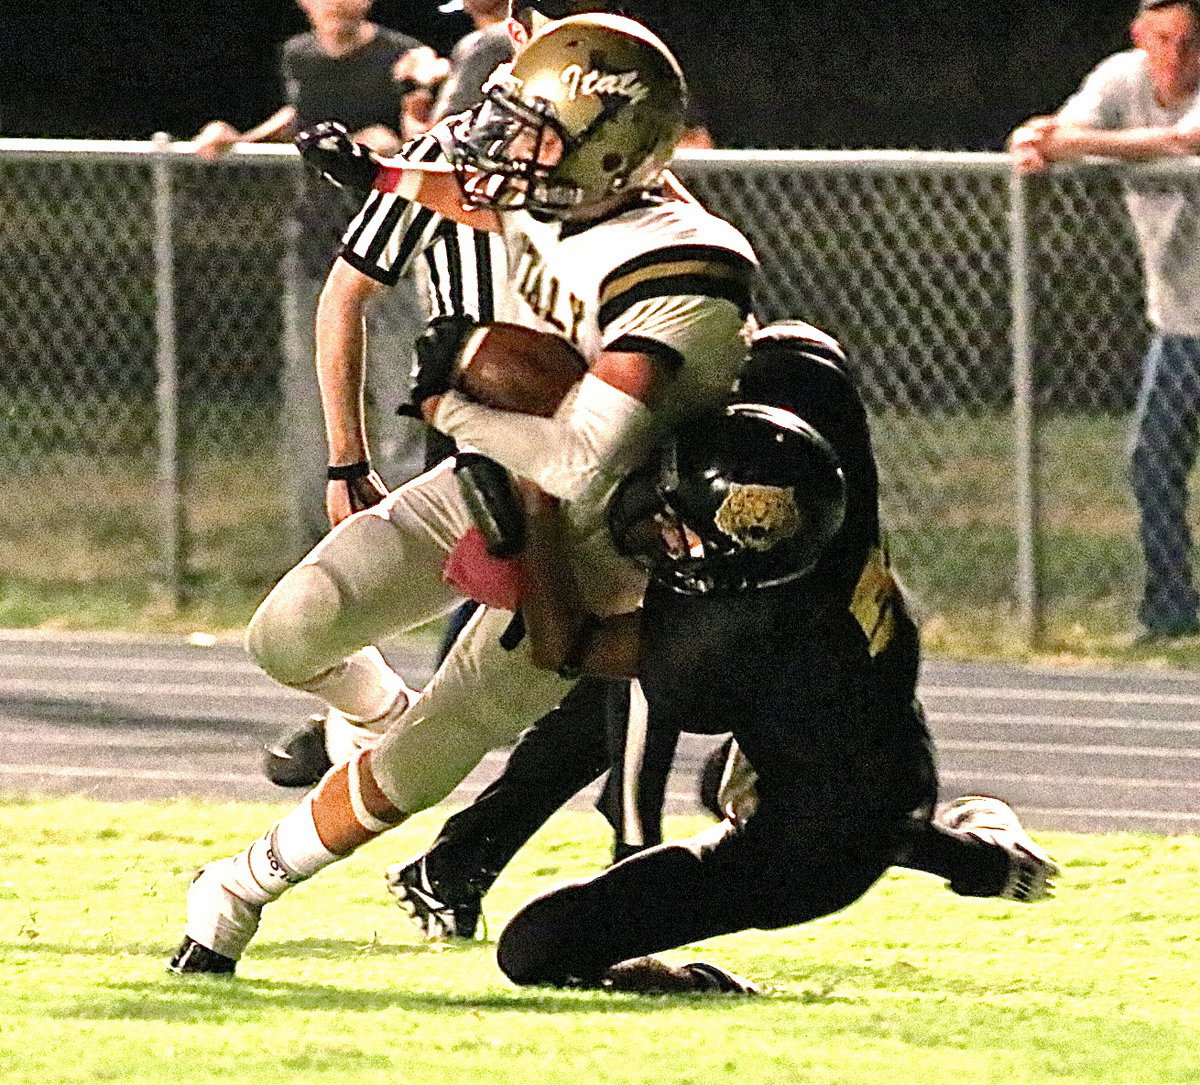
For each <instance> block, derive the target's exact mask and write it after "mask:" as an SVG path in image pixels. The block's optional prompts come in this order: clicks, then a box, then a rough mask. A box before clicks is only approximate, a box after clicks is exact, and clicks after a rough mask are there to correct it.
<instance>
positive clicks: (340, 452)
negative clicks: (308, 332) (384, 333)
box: [317, 259, 387, 526]
mask: <svg viewBox="0 0 1200 1085" xmlns="http://www.w3.org/2000/svg"><path fill="white" fill-rule="evenodd" d="M386 289H387V288H386V287H385V286H384V285H383V284H381V283H379V282H376V281H375V280H374V279H372V278H370V277H369V276H367V275H364V274H363V273H362V272H361V271H358V270H357V269H356V268H354V267H352V266H351V265H350V264H348V263H347V262H346V261H345V260H342V259H338V260H336V261H335V262H334V265H333V268H332V270H331V271H330V273H329V278H328V279H327V280H326V282H325V287H324V289H323V290H322V291H321V300H320V302H319V303H318V305H317V382H318V384H319V385H320V389H321V407H322V410H323V411H324V414H325V434H326V439H327V440H328V443H329V464H330V466H331V467H332V468H339V467H341V468H345V467H350V466H351V465H354V464H366V463H369V461H370V449H369V448H368V445H367V431H366V415H365V410H364V405H363V386H364V375H365V374H364V364H363V350H364V345H365V328H364V314H365V311H366V306H367V303H368V302H369V301H370V300H371V298H372V297H374V296H375V295H376V294H378V293H381V292H382V291H384V290H386ZM335 473H336V472H335ZM360 491H366V492H360ZM376 491H377V492H376ZM385 493H386V489H385V487H384V486H383V483H382V481H381V480H379V478H378V476H374V475H373V474H366V473H364V475H363V476H361V477H360V478H340V479H330V481H329V484H328V486H327V487H326V492H325V503H326V510H327V512H328V513H329V520H330V523H331V524H332V525H334V526H336V525H337V524H339V523H341V521H342V520H344V519H345V518H346V517H347V516H349V515H350V514H351V513H353V512H357V511H358V510H359V509H360V508H365V507H366V506H367V505H369V504H373V503H374V501H377V500H379V499H380V498H382V497H383V496H384V494H385ZM371 498H373V500H371Z"/></svg>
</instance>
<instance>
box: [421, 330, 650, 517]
mask: <svg viewBox="0 0 1200 1085" xmlns="http://www.w3.org/2000/svg"><path fill="white" fill-rule="evenodd" d="M670 380H671V375H670V374H669V373H668V372H667V371H666V369H665V368H664V367H663V366H661V365H660V364H659V363H658V362H657V361H656V360H655V358H654V357H652V356H651V355H649V354H642V353H637V352H627V351H604V352H603V353H602V354H601V355H600V357H599V358H598V359H597V360H596V363H595V365H593V367H592V370H591V372H589V373H588V374H586V375H585V376H584V378H583V379H582V380H581V381H580V382H579V383H578V384H577V385H576V386H575V387H574V388H573V389H572V390H571V391H570V392H568V393H567V396H566V398H565V399H564V400H563V402H562V404H561V405H560V406H559V408H558V410H557V411H556V412H555V413H554V414H553V415H552V416H551V417H550V418H539V417H537V416H535V415H528V414H519V413H516V412H514V411H502V410H497V409H495V408H493V407H485V406H483V405H482V404H479V403H475V402H473V401H471V400H469V399H467V398H466V397H465V396H463V395H461V394H459V393H457V392H447V393H446V394H445V395H443V396H437V397H431V398H430V399H427V400H425V402H424V404H422V410H423V413H424V415H425V417H426V419H427V420H429V421H430V423H431V424H432V425H433V426H435V427H436V428H437V429H439V430H441V431H442V432H443V433H445V434H447V435H449V436H451V437H453V438H454V439H455V440H456V441H458V443H459V444H465V445H470V446H471V447H472V448H477V449H478V450H479V451H480V452H482V453H484V455H487V456H491V457H492V458H493V459H495V460H496V461H497V462H498V463H500V464H502V465H503V466H504V467H507V468H508V469H509V470H510V471H512V472H513V474H515V475H520V476H522V477H524V478H528V479H532V480H533V481H534V482H536V483H537V484H538V485H539V486H540V487H542V489H544V490H546V491H547V492H548V493H550V494H553V495H554V496H555V497H559V498H570V497H574V496H575V495H576V494H577V492H578V491H579V490H580V489H582V487H584V486H585V485H587V484H588V483H589V482H590V481H591V480H592V479H593V478H594V477H595V475H596V472H597V471H598V470H599V469H601V468H603V469H604V470H605V471H606V472H608V473H616V474H624V473H625V472H627V471H629V470H630V469H632V468H633V467H634V466H636V464H637V462H638V460H639V459H640V458H641V454H642V452H643V451H644V448H643V445H644V439H645V438H646V436H647V435H648V434H649V433H650V431H651V423H652V415H651V412H650V407H652V406H653V405H654V404H655V402H656V401H657V398H658V396H659V395H660V394H661V391H662V390H663V388H665V387H666V385H667V384H668V383H669V382H670Z"/></svg>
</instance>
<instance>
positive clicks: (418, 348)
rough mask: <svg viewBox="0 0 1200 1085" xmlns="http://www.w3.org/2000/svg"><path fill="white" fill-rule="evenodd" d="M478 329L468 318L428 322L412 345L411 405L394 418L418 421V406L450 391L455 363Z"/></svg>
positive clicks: (419, 410) (419, 409) (398, 412)
mask: <svg viewBox="0 0 1200 1085" xmlns="http://www.w3.org/2000/svg"><path fill="white" fill-rule="evenodd" d="M477 327H478V325H477V324H476V323H475V321H473V320H472V319H471V318H470V317H469V316H439V317H434V318H433V320H431V321H430V322H429V325H428V327H426V329H425V330H424V331H423V332H422V333H421V334H420V335H419V336H417V341H416V342H415V343H414V344H413V349H414V350H415V352H416V361H415V363H414V365H413V372H412V378H413V384H412V393H411V401H410V402H408V403H402V404H401V405H400V406H399V407H397V408H396V413H397V414H401V415H405V416H407V417H410V418H420V417H421V404H422V403H423V402H424V401H425V400H427V399H428V398H429V397H430V396H440V395H441V394H442V393H443V392H448V391H449V390H450V379H451V377H452V376H453V374H454V362H455V360H456V359H457V358H458V353H459V351H461V350H462V347H463V344H464V343H465V342H466V341H467V337H468V336H469V335H470V334H471V333H472V332H473V331H474V330H475V329H476V328H477Z"/></svg>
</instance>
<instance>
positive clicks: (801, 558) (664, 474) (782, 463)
mask: <svg viewBox="0 0 1200 1085" xmlns="http://www.w3.org/2000/svg"><path fill="white" fill-rule="evenodd" d="M845 502H846V492H845V479H844V476H843V475H842V471H841V468H840V466H839V464H838V461H837V457H836V455H835V454H834V452H833V450H832V449H831V448H830V447H829V445H828V443H827V442H826V441H825V439H824V438H823V437H821V436H820V434H818V433H816V431H815V430H813V429H812V428H811V427H810V426H808V425H807V423H804V422H802V421H801V420H800V419H799V418H797V417H796V416H795V415H793V414H791V413H790V412H788V411H782V410H779V409H778V408H772V407H765V406H762V405H760V404H737V405H734V406H732V407H729V408H726V409H725V410H724V411H723V412H721V413H720V414H719V415H717V416H710V417H707V418H705V419H703V420H702V421H700V422H697V423H696V424H694V425H692V426H690V427H686V428H685V429H684V430H683V431H681V432H680V433H678V434H676V435H674V436H673V437H671V438H670V439H668V440H667V441H666V442H665V443H664V444H663V445H662V446H661V448H660V449H659V450H658V451H657V452H656V453H654V454H653V455H651V456H650V457H649V459H648V460H647V461H646V463H645V464H643V465H642V466H641V467H640V468H638V469H636V470H635V471H633V472H632V473H631V474H630V475H628V476H627V477H626V478H625V479H624V480H623V481H622V483H621V485H620V486H619V487H618V488H617V491H616V493H615V494H614V496H613V498H612V501H611V503H610V505H609V511H608V517H609V530H610V532H611V534H612V538H613V543H614V545H615V547H616V549H617V551H618V552H619V553H621V554H623V555H624V556H625V557H627V558H629V559H630V560H631V561H633V562H634V564H636V565H638V566H639V567H641V568H642V569H644V570H645V571H646V572H647V573H648V574H649V575H650V577H651V578H652V579H653V580H656V581H658V582H659V583H660V584H663V585H664V586H666V587H668V588H670V589H671V590H673V591H677V592H680V593H682V594H685V595H699V594H704V593H708V592H714V591H743V590H746V589H757V588H767V587H773V586H776V585H779V584H786V583H788V582H790V581H793V580H797V579H799V578H800V577H802V576H804V575H806V574H807V573H808V572H809V571H810V570H811V569H812V568H813V566H814V565H815V564H816V563H817V561H818V560H819V559H820V557H821V555H822V554H823V553H824V551H825V549H826V547H827V545H828V544H829V542H830V541H831V540H832V538H833V537H834V535H835V534H836V533H837V531H838V530H839V529H840V527H841V524H842V520H843V517H844V515H845Z"/></svg>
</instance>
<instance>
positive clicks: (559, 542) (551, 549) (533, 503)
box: [519, 479, 641, 678]
mask: <svg viewBox="0 0 1200 1085" xmlns="http://www.w3.org/2000/svg"><path fill="white" fill-rule="evenodd" d="M519 492H520V496H521V504H522V507H523V509H524V512H525V530H526V536H525V538H526V541H525V549H524V551H523V552H522V554H521V570H522V579H523V589H524V590H523V597H522V600H521V613H522V615H523V616H524V619H525V628H526V632H527V634H528V636H529V646H530V652H531V655H532V658H533V661H534V663H535V664H536V665H537V666H539V667H542V668H544V669H547V670H553V671H558V672H559V673H562V674H566V675H568V676H574V675H576V674H589V675H596V676H600V677H611V678H633V677H635V676H636V674H637V657H638V630H639V625H640V621H641V611H633V612H630V613H627V614H617V615H613V616H611V617H606V618H603V619H601V618H597V617H595V616H594V615H591V614H588V613H587V612H586V611H585V610H584V608H583V604H582V603H581V602H580V596H579V587H578V584H577V582H576V580H575V575H574V573H573V571H572V568H571V563H570V562H569V561H568V560H567V557H566V553H565V547H564V543H563V523H562V517H561V514H560V512H559V505H558V501H557V500H555V499H554V498H553V497H551V496H550V495H549V494H547V493H546V492H545V491H544V490H542V489H541V488H540V487H539V486H537V485H535V484H534V483H532V482H529V481H528V480H526V479H522V480H521V481H520V483H519Z"/></svg>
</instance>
